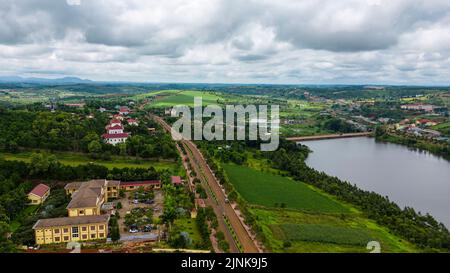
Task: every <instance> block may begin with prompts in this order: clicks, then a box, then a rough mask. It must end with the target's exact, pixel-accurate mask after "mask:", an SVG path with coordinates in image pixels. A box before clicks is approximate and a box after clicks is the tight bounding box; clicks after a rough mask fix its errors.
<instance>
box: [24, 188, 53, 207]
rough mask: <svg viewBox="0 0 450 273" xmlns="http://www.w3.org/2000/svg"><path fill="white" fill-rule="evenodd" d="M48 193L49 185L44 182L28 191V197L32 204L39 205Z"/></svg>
mask: <svg viewBox="0 0 450 273" xmlns="http://www.w3.org/2000/svg"><path fill="white" fill-rule="evenodd" d="M49 195H50V187H49V186H47V185H45V184H39V185H37V186H36V187H34V189H33V190H32V191H30V193H28V199H30V202H31V204H32V205H39V204H42V203H44V201H45V199H47V197H48V196H49Z"/></svg>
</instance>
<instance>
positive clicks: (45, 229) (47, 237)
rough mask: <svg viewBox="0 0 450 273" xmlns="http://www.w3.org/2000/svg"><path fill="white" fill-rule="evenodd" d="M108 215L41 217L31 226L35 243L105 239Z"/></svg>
mask: <svg viewBox="0 0 450 273" xmlns="http://www.w3.org/2000/svg"><path fill="white" fill-rule="evenodd" d="M108 222H109V215H93V216H78V217H62V218H52V219H41V220H38V221H37V222H36V224H34V226H33V230H34V234H35V239H36V244H38V245H46V244H58V243H68V242H78V241H93V240H105V239H106V237H107V236H108Z"/></svg>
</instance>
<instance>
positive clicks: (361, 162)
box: [303, 137, 450, 228]
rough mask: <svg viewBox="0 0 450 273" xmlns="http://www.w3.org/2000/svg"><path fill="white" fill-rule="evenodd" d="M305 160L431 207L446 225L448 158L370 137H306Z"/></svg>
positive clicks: (418, 206) (401, 200) (402, 202)
mask: <svg viewBox="0 0 450 273" xmlns="http://www.w3.org/2000/svg"><path fill="white" fill-rule="evenodd" d="M303 144H305V145H307V146H308V147H309V148H310V149H311V150H312V151H313V153H311V154H310V156H309V158H308V160H307V161H306V162H307V164H308V165H309V166H311V167H313V168H315V169H317V170H319V171H324V172H325V173H327V174H329V175H333V176H337V177H339V178H340V179H342V180H346V181H348V182H350V183H352V184H356V185H357V186H358V187H359V188H361V189H364V190H370V191H374V192H377V193H379V194H381V195H383V196H388V197H389V199H390V200H392V201H394V202H396V203H397V204H398V205H399V206H401V207H404V206H409V207H412V208H414V209H415V210H416V211H420V212H422V214H425V213H426V212H428V213H430V214H431V215H432V216H434V217H435V218H436V219H437V220H438V221H440V222H442V223H444V224H445V225H446V227H447V228H450V162H449V161H446V160H445V159H443V158H440V157H438V156H434V155H432V154H430V153H428V152H420V151H415V150H411V149H408V148H407V147H406V146H402V145H397V144H390V143H380V142H376V141H375V140H374V139H373V138H368V137H367V138H366V137H361V138H344V139H329V140H317V141H306V142H303Z"/></svg>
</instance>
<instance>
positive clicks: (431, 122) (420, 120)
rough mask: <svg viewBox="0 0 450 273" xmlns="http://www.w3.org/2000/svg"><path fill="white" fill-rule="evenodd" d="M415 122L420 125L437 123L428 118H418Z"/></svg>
mask: <svg viewBox="0 0 450 273" xmlns="http://www.w3.org/2000/svg"><path fill="white" fill-rule="evenodd" d="M416 124H420V125H422V126H434V125H437V122H434V121H432V120H429V119H419V120H417V121H416Z"/></svg>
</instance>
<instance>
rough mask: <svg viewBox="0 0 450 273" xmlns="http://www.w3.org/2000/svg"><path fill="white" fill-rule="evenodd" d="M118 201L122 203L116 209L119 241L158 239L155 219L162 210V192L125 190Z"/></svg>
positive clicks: (157, 227)
mask: <svg viewBox="0 0 450 273" xmlns="http://www.w3.org/2000/svg"><path fill="white" fill-rule="evenodd" d="M119 201H120V203H121V204H122V208H120V209H118V210H117V211H118V213H119V215H120V219H119V221H118V223H119V230H120V237H121V241H156V240H158V238H159V236H160V233H161V232H160V226H159V225H158V224H157V221H155V219H158V218H159V217H160V216H161V214H162V211H163V203H164V198H163V194H162V192H161V191H160V190H155V191H153V193H152V194H148V193H146V192H140V191H133V192H127V193H126V196H125V197H124V198H122V199H121V200H119ZM155 222H156V223H155Z"/></svg>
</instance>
